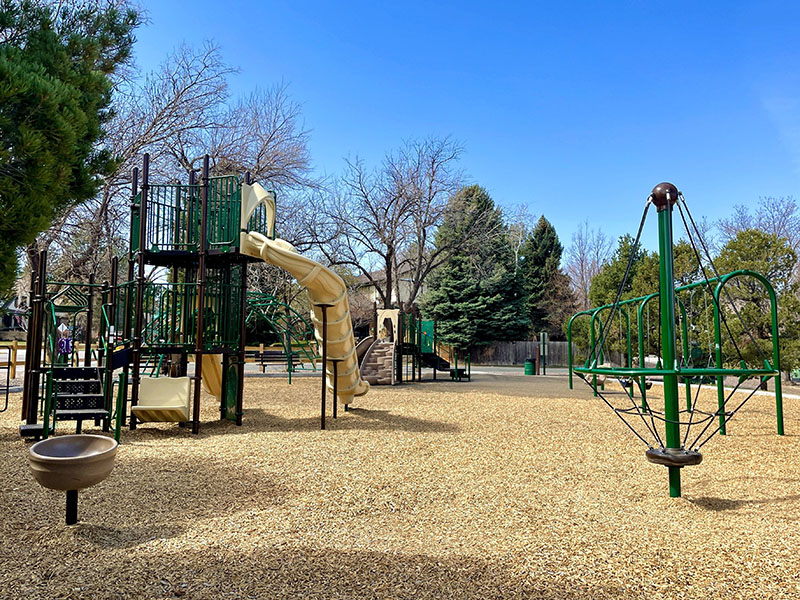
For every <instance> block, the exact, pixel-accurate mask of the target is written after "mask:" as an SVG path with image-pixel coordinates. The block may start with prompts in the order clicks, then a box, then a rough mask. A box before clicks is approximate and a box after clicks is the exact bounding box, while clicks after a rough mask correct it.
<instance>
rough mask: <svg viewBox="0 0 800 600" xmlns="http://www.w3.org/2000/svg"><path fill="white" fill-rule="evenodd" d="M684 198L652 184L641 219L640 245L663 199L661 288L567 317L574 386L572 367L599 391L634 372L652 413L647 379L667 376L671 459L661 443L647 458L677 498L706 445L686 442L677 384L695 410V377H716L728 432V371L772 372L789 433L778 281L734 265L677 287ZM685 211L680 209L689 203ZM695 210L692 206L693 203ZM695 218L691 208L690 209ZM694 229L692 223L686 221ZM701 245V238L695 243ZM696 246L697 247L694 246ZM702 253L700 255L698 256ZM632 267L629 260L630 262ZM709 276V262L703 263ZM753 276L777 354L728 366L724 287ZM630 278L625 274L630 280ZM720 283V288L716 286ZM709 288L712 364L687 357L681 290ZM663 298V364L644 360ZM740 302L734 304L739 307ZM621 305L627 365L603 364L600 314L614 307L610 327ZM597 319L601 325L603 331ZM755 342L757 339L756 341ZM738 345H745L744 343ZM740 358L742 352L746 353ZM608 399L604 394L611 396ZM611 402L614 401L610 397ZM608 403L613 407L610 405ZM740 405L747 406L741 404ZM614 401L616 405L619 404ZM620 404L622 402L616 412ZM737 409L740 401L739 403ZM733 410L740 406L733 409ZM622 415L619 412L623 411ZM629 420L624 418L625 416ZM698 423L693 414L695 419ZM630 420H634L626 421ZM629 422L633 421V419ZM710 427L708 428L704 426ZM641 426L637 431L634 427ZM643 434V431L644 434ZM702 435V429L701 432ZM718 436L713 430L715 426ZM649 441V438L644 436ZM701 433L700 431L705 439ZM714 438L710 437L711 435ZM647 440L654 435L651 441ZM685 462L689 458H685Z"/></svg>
mask: <svg viewBox="0 0 800 600" xmlns="http://www.w3.org/2000/svg"><path fill="white" fill-rule="evenodd" d="M679 198H680V199H681V200H682V197H681V195H680V193H679V192H678V190H677V188H676V187H675V186H674V185H672V184H666V183H662V184H659V185H658V186H656V187H655V188H654V189H653V192H652V194H651V195H650V197H649V198H648V204H647V206H646V207H645V212H644V214H643V215H642V222H641V225H640V229H639V233H638V234H637V238H636V243H637V244H638V241H639V236H640V235H641V231H642V228H643V226H644V223H645V219H646V215H647V209H648V208H649V205H650V203H651V202H652V204H653V205H655V206H656V208H657V211H658V231H659V253H658V254H659V291H658V292H656V293H653V294H648V295H645V296H639V297H637V298H630V299H627V300H622V301H621V300H620V298H619V296H620V295H621V290H622V287H620V290H619V292H618V295H617V300H616V301H615V302H614V303H612V304H606V305H603V306H600V307H597V308H593V309H589V310H585V311H581V312H578V313H576V314H575V315H573V316H572V317H571V318H570V319H569V321H568V323H567V343H568V367H569V387H570V389H572V388H573V373H578V374H579V375H581V376H591V387H592V389H593V393H594V395H595V396H597V395H598V381H597V376H598V375H604V376H612V377H618V378H619V377H628V378H631V379H632V380H637V381H638V382H639V383H640V384H641V385H640V391H641V395H642V404H641V409H640V410H641V413H640V414H642V413H646V412H648V411H649V410H650V409H649V407H648V404H647V399H646V394H647V392H646V390H647V385H646V380H647V378H648V377H661V378H662V379H663V382H664V412H663V421H664V429H665V442H666V443H665V444H664V447H663V448H662V449H661V450H660V451H656V452H660V454H661V457H662V458H665V459H666V462H660V461H659V460H652V458H654V457H652V456H651V454H650V453H651V451H654V450H655V449H654V448H653V447H652V446H651V448H650V450H648V459H649V460H651V462H658V463H659V464H664V465H666V466H667V467H668V469H669V489H670V496H673V497H677V496H680V495H681V485H680V469H681V468H682V467H683V466H687V465H690V464H699V462H700V460H702V456H701V455H700V454H699V452H696V451H694V450H692V449H685V448H684V446H683V444H684V443H685V442H686V440H684V441H683V443H682V441H681V432H680V427H681V421H680V412H681V410H680V408H679V402H678V386H679V382H680V381H682V382H683V383H684V385H685V390H686V403H687V411H688V412H692V410H693V408H692V401H691V390H690V387H691V382H692V380H694V379H696V378H700V379H699V380H700V381H701V382H702V378H703V377H711V378H714V379H715V380H716V387H717V404H718V408H717V411H716V413H715V416H717V418H718V423H719V425H718V431H719V433H720V434H722V435H724V434H725V433H726V431H725V428H726V423H727V421H728V420H729V419H730V418H731V417H732V416H733V413H731V414H727V413H726V411H725V404H726V402H727V399H726V398H725V389H724V378H725V377H726V376H735V377H738V378H739V381H740V383H741V382H742V381H744V380H745V379H748V378H753V377H757V378H759V379H760V380H761V382H762V383H764V382H766V381H768V380H769V379H774V387H775V405H776V413H777V416H776V419H777V431H778V435H783V434H784V426H783V395H782V387H781V379H780V377H781V360H780V340H779V326H778V301H777V296H776V294H775V289H774V288H773V286H772V284H771V283H770V282H769V280H767V278H766V277H764V276H763V275H762V274H760V273H757V272H755V271H751V270H747V269H741V270H737V271H733V272H731V273H728V274H726V275H717V276H716V277H708V276H705V277H704V278H703V279H702V280H700V281H697V282H694V283H690V284H688V285H683V286H678V287H676V286H675V277H674V257H673V231H672V212H673V206H675V205H676V204H677V203H678V201H679ZM679 209H680V210H681V216H682V217H683V218H684V222H685V217H684V214H683V209H682V207H681V206H679ZM686 210H687V211H688V208H687V209H686ZM690 218H691V215H690ZM687 230H688V225H687ZM690 239H691V237H690ZM693 245H694V244H693ZM695 250H696V248H695ZM698 260H699V255H698ZM628 269H630V264H629V265H628ZM703 274H704V275H705V269H703ZM626 277H627V270H626ZM745 277H746V278H752V279H755V280H756V281H757V282H759V283H760V284H761V285H762V286H763V287H764V289H765V290H766V291H767V294H768V296H769V302H770V310H769V313H770V326H771V334H772V340H771V341H772V359H771V361H770V360H769V359H768V358H764V359H763V362H764V364H763V368H760V367H759V368H751V367H748V366H747V365H746V364H745V362H744V360H741V363H740V365H739V366H738V367H733V368H732V367H730V366H729V365H728V366H726V364H725V361H724V357H723V350H722V334H721V323H722V320H723V318H724V317H723V315H722V314H721V308H720V306H721V304H720V300H721V296H722V293H723V291H724V290H725V286H726V285H727V284H728V283H729V282H730V281H732V280H734V279H736V278H745ZM623 284H624V281H623ZM713 284H716V285H715V286H714V287H713V289H712V285H713ZM701 287H705V288H706V289H707V290H709V291H710V292H711V299H712V306H713V343H714V366H713V367H712V366H708V367H695V366H690V365H689V364H688V361H689V357H690V349H689V341H688V340H689V335H688V327H687V322H688V319H687V311H686V306H685V304H684V303H683V302H682V300H681V299H680V298H679V297H678V296H677V294H678V293H679V292H684V291H689V292H690V293H691V292H692V291H693V290H696V289H698V288H701ZM655 298H658V300H659V313H660V336H659V337H660V346H661V347H660V359H659V364H658V365H657V367H656V368H648V367H646V366H645V348H644V340H645V330H644V319H643V314H644V310H645V307H646V306H647V305H648V303H649V302H650V301H652V300H653V299H655ZM676 305H677V307H678V309H679V310H680V312H681V316H682V319H681V336H680V337H681V342H682V351H683V360H684V362H685V363H686V364H680V361H679V359H678V353H677V351H676V315H675V307H676ZM631 307H636V321H637V322H636V325H637V333H638V355H639V366H638V367H633V366H632V355H633V353H632V340H631V318H630V312H629V308H631ZM734 308H735V307H734ZM617 310H618V311H619V313H620V315H619V317H618V318H619V319H620V323H621V320H622V319H623V318H624V319H625V323H626V326H625V332H626V334H625V347H626V349H627V355H626V360H625V362H626V365H625V366H620V367H613V366H607V365H603V364H602V363H603V361H604V350H605V349H604V347H603V346H604V345H605V343H606V337H607V336H606V335H605V333H606V332H604V331H603V327H604V324H603V321H602V319H600V316H601V315H602V313H603V312H604V311H610V312H611V315H610V316H609V317H608V318H607V320H606V326H610V325H611V322H612V320H613V318H614V316H615V315H614V312H615V311H617ZM583 316H588V317H589V318H590V324H589V343H590V351H589V356H588V357H587V359H586V361H585V363H584V364H583V366H580V367H576V366H575V364H574V356H573V324H574V323H575V320H576V319H578V318H579V317H583ZM598 321H599V323H600V325H599V332H598ZM598 333H599V335H600V338H599V339H600V342H599V344H598V338H597V335H598ZM754 343H755V342H754ZM737 351H738V348H737ZM740 358H741V355H740ZM623 389H625V391H626V393H627V394H628V395H629V397H630V398H631V399H633V397H634V393H635V385H632V386H631V391H630V392H628V391H627V389H626V388H625V386H623ZM604 400H605V399H604ZM606 403H607V404H608V402H607V401H606ZM609 406H611V405H610V404H609ZM740 406H741V405H740ZM612 408H613V406H612ZM616 410H617V409H615V411H616ZM737 410H738V408H737ZM733 412H734V413H735V412H736V411H733ZM618 416H619V413H618ZM623 421H624V419H623ZM690 423H691V421H690ZM626 424H627V423H626ZM628 426H629V427H630V425H628ZM704 431H705V430H704ZM634 433H635V431H634ZM637 435H638V434H637ZM701 435H702V434H701ZM712 435H713V433H712ZM641 439H642V441H645V442H646V440H644V439H643V438H641ZM698 439H699V438H698ZM706 441H707V440H706ZM646 443H647V442H646ZM680 461H685V462H683V463H681V462H680Z"/></svg>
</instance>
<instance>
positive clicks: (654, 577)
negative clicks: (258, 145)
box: [0, 156, 800, 599]
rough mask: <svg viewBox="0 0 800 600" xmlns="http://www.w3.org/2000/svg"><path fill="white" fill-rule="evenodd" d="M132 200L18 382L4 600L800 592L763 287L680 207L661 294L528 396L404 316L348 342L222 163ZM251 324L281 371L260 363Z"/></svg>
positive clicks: (518, 379) (64, 299) (664, 253)
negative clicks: (738, 289) (765, 339)
mask: <svg viewBox="0 0 800 600" xmlns="http://www.w3.org/2000/svg"><path fill="white" fill-rule="evenodd" d="M131 198H132V201H131V235H130V252H129V255H128V261H127V265H124V264H123V265H120V264H119V263H118V262H117V261H116V260H115V261H114V263H113V265H112V271H111V272H112V278H111V281H107V282H103V283H97V282H95V281H93V280H92V281H89V282H86V283H67V282H58V281H51V280H50V279H49V278H48V275H47V256H46V254H44V253H43V254H41V255H40V256H39V261H38V267H39V268H38V271H37V273H36V277H35V279H34V290H33V291H34V293H33V294H32V298H33V303H32V308H31V313H30V316H29V323H30V325H29V327H28V339H27V344H26V349H27V352H26V364H25V372H24V390H23V391H22V392H17V393H12V394H11V395H10V399H9V402H8V404H7V410H5V411H3V412H0V448H2V451H3V455H4V459H3V460H2V461H0V477H2V480H3V481H4V482H5V485H4V490H3V519H2V520H1V521H0V523H1V524H0V539H2V542H0V550H2V552H3V567H2V569H0V574H2V577H0V590H3V591H4V593H6V594H7V597H9V598H17V597H20V598H22V597H26V598H39V597H41V598H45V597H48V598H50V597H52V598H86V597H96V598H114V597H142V598H174V597H186V598H209V599H211V598H214V599H217V598H296V597H309V598H474V599H487V598H497V599H501V598H502V599H506V598H550V599H561V598H597V599H601V598H662V597H663V598H698V599H699V598H704V599H705V598H761V597H770V598H779V597H785V598H791V597H797V596H799V595H800V554H798V552H797V547H798V545H799V544H800V530H798V528H797V527H796V526H795V522H796V516H795V515H796V513H797V512H798V510H800V477H798V467H797V465H798V464H800V463H799V462H798V461H800V442H798V439H800V438H798V431H799V430H800V407H798V404H797V401H796V400H797V399H798V398H799V397H800V396H798V395H797V393H798V391H799V390H798V389H797V388H794V387H791V386H787V387H786V388H785V389H784V387H783V385H782V381H781V356H780V339H779V334H780V328H781V325H780V323H779V320H778V307H777V299H776V294H775V291H774V289H773V287H772V284H771V282H770V281H769V279H768V278H767V277H765V276H764V275H762V274H760V273H757V272H754V271H750V270H746V269H741V270H736V271H733V272H730V273H724V274H720V273H719V272H716V269H715V267H714V265H713V261H712V260H711V256H710V254H709V253H708V250H707V248H706V247H705V243H704V242H703V240H702V237H701V236H700V235H699V232H698V231H697V228H696V226H695V225H694V220H693V218H692V216H691V213H690V212H689V210H688V206H687V205H686V201H685V199H684V198H683V196H682V194H680V192H679V191H678V189H677V188H676V187H675V186H674V185H672V184H666V183H662V184H659V185H658V186H656V187H655V188H654V189H653V191H652V192H651V193H650V194H649V195H648V196H647V200H646V202H645V207H644V212H643V214H642V218H641V221H640V226H639V229H638V232H637V235H636V237H635V242H634V248H635V247H636V246H638V244H639V242H640V238H641V236H642V232H643V231H644V229H645V227H646V225H647V216H648V212H649V211H650V210H655V212H656V213H657V214H656V216H657V220H658V232H659V274H660V278H659V286H658V289H656V290H652V291H651V292H650V293H648V294H647V295H644V296H641V297H635V298H623V286H624V284H625V279H627V276H628V271H629V270H630V264H629V265H628V269H627V270H626V273H625V277H624V278H623V283H622V285H621V286H620V288H619V291H618V293H617V295H616V300H615V302H613V303H611V304H607V305H604V306H600V307H596V308H592V309H590V310H586V311H581V312H580V313H578V314H576V315H574V316H573V317H572V318H571V319H569V322H568V327H567V337H568V348H569V363H568V368H567V369H559V368H555V367H550V366H549V365H548V366H547V369H546V371H545V370H544V369H541V370H540V371H539V372H540V373H541V374H538V375H534V374H533V373H534V372H535V371H534V370H532V369H528V368H527V367H528V365H526V369H525V371H523V370H522V369H505V370H503V369H494V370H492V369H486V368H482V367H481V366H480V365H473V364H472V362H471V359H470V356H471V354H470V352H469V350H468V349H455V348H447V349H446V351H445V348H444V346H445V345H444V344H442V343H441V341H440V340H439V339H438V336H437V328H436V323H435V322H434V321H432V320H425V319H423V318H422V317H421V316H420V315H418V314H414V313H413V312H412V311H404V310H403V307H402V306H401V307H400V308H398V309H380V310H378V309H377V308H376V310H375V313H374V315H373V322H372V324H371V326H370V334H369V335H368V336H366V337H364V338H362V339H361V340H358V341H357V340H356V338H355V336H354V333H353V324H352V319H351V315H350V305H349V301H348V294H347V289H346V286H345V284H344V282H343V281H342V278H341V277H339V276H338V275H337V274H336V273H334V272H333V271H332V270H330V269H328V268H327V267H325V266H324V265H322V264H320V263H318V262H316V261H314V260H312V259H310V258H307V257H304V256H303V255H301V254H299V253H298V252H297V251H296V250H295V249H294V248H293V247H292V246H291V245H290V244H289V243H288V242H285V241H283V240H281V239H280V237H278V233H279V232H276V227H275V215H276V211H278V210H280V205H279V202H278V201H277V199H276V195H275V194H274V193H272V192H270V191H267V190H265V189H264V188H263V187H261V186H260V185H259V184H258V183H256V182H254V181H251V179H250V177H249V175H246V174H245V175H244V176H243V177H239V176H237V175H234V174H232V175H230V176H226V177H210V176H209V168H208V158H206V162H205V165H204V168H203V172H202V174H201V176H200V179H199V181H196V180H195V179H194V178H192V179H190V180H189V181H188V183H186V184H177V183H170V184H161V183H153V182H151V181H150V164H149V158H148V157H147V156H145V157H144V162H143V165H142V170H141V173H139V172H138V171H137V172H135V173H134V176H133V189H132V194H131ZM676 214H677V215H678V216H680V218H681V221H682V222H683V223H684V225H685V228H686V232H687V235H688V237H689V240H691V242H692V246H693V248H694V251H695V253H696V255H697V256H696V258H697V262H698V264H699V265H700V267H701V269H702V272H703V277H702V279H701V280H699V281H695V282H692V283H691V284H688V285H676V283H675V278H674V274H673V268H674V265H673V216H674V215H676ZM703 252H705V253H706V254H708V256H703V255H702V254H703ZM258 262H269V263H271V264H273V265H276V266H279V267H281V268H283V269H285V270H286V271H288V272H289V273H290V274H291V275H292V276H293V277H294V278H295V279H296V280H297V282H298V284H299V285H301V286H303V287H305V288H306V289H307V290H308V297H309V304H310V306H311V312H310V314H309V315H308V316H307V317H306V316H305V315H301V314H299V313H297V312H296V311H294V310H293V309H292V308H291V307H289V306H288V305H286V304H284V303H282V302H281V301H280V300H278V299H276V298H273V297H268V296H265V295H263V294H259V293H256V292H254V291H253V290H250V291H248V283H247V273H248V269H247V267H248V265H249V264H253V263H258ZM121 268H122V270H124V271H125V273H126V275H120V270H121ZM153 273H157V275H153ZM743 279H747V280H749V281H752V282H755V283H756V284H757V285H759V286H761V288H762V289H763V290H765V292H766V293H767V294H768V296H769V301H770V312H769V320H770V326H771V340H770V346H769V347H768V348H767V347H761V346H759V344H757V343H756V341H755V340H754V339H753V338H752V336H750V335H748V334H747V333H746V327H744V326H742V327H741V332H742V333H740V334H739V335H733V333H731V331H732V330H735V331H737V332H738V331H740V329H738V328H737V327H734V325H733V320H735V319H737V318H740V317H739V313H740V312H742V311H743V310H744V305H743V304H742V301H741V300H739V299H738V298H737V299H731V297H730V296H729V294H728V292H727V291H726V289H727V287H726V286H732V285H734V284H735V282H736V281H737V280H743ZM651 311H652V312H653V313H655V316H653V318H650V312H651ZM254 322H261V323H265V324H267V326H268V327H269V328H271V330H272V331H274V332H275V334H276V336H277V338H278V339H279V340H280V347H279V349H278V350H263V349H262V350H260V351H259V355H258V356H255V355H253V356H250V355H248V353H247V348H246V343H245V340H246V329H247V325H248V323H254ZM93 323H99V331H96V332H94V333H92V331H91V328H92V324H93ZM581 324H583V325H581ZM742 325H744V324H742ZM81 328H84V329H86V330H87V331H86V332H85V333H84V335H85V338H84V339H92V338H97V339H98V340H99V342H100V343H99V345H98V346H96V347H94V348H92V347H91V345H90V344H87V345H85V346H84V348H82V349H81V348H78V347H77V345H76V344H75V343H74V342H73V337H74V335H75V332H76V331H78V330H80V329H81ZM582 336H583V337H582ZM584 338H585V339H584ZM748 345H753V346H754V349H753V352H751V353H750V354H747V353H746V352H745V351H744V350H745V348H746V347H748ZM753 353H755V355H757V356H758V359H757V360H758V363H757V364H754V363H753V361H752V360H750V361H749V362H748V359H747V358H746V357H747V356H750V355H751V354H753ZM546 355H547V350H546V343H544V345H543V352H542V356H546ZM584 355H585V356H584ZM253 360H256V361H258V360H261V361H262V371H263V364H264V363H263V361H269V360H272V361H274V362H275V363H277V364H278V365H279V366H280V368H281V373H280V376H266V374H264V373H259V372H258V369H256V368H254V367H256V365H254V364H253V363H252V362H251V361H253ZM437 372H438V373H439V374H438V376H437ZM292 374H294V378H292ZM339 409H341V412H339ZM20 419H21V421H22V422H21V423H20ZM29 465H30V466H29ZM31 469H32V470H33V473H34V476H35V480H34V477H31V474H30V473H29V471H30V470H31ZM37 482H38V483H40V484H41V485H37ZM79 491H80V499H78V492H79ZM64 492H66V499H65V498H64ZM65 507H66V512H65ZM65 514H66V519H65ZM65 522H66V524H65ZM9 590H12V592H9ZM0 596H3V594H1V593H0ZM3 597H5V596H3Z"/></svg>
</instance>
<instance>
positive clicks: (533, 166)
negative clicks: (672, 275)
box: [136, 0, 800, 248]
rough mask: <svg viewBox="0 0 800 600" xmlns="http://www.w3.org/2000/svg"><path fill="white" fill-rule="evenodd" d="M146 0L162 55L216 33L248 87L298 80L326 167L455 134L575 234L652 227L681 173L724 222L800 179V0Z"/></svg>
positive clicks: (565, 233)
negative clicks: (645, 211) (666, 189)
mask: <svg viewBox="0 0 800 600" xmlns="http://www.w3.org/2000/svg"><path fill="white" fill-rule="evenodd" d="M143 4H144V7H145V8H146V9H147V11H148V12H149V17H150V20H151V22H150V24H149V25H147V26H145V27H143V28H142V29H141V30H140V31H139V34H138V39H139V42H138V44H137V50H136V53H137V61H138V63H139V66H140V67H141V68H142V69H143V70H148V69H150V68H154V67H155V66H156V65H157V64H158V63H159V62H160V61H161V60H163V58H164V57H165V56H166V54H167V53H168V52H169V51H170V50H171V49H173V48H174V47H175V46H176V45H179V44H180V43H182V42H186V43H189V44H192V45H200V44H202V43H203V42H204V41H206V40H214V41H215V42H216V43H218V44H219V45H220V46H221V49H222V54H223V57H224V58H225V60H226V61H227V62H228V63H229V64H232V65H234V66H237V67H238V68H239V69H240V73H239V74H238V75H237V76H236V77H235V79H234V80H233V82H232V83H233V85H232V92H233V93H234V94H239V93H242V94H244V93H247V92H248V91H250V90H252V89H254V88H257V87H269V86H271V85H273V84H275V83H276V82H284V83H287V84H289V91H290V94H291V95H292V97H293V99H295V100H296V101H298V102H300V103H301V105H302V107H303V114H304V118H305V124H306V126H307V127H308V128H309V129H310V130H311V131H312V138H311V152H312V157H313V160H314V164H315V168H316V169H317V171H318V172H319V173H328V174H332V173H338V172H340V171H341V170H342V167H343V160H344V158H345V157H347V156H350V157H354V156H360V157H362V158H364V159H365V160H366V161H367V162H368V163H371V164H377V163H378V162H379V161H380V159H381V157H382V156H383V155H384V153H385V152H386V151H387V150H391V149H394V148H397V147H398V146H399V145H400V144H401V143H402V142H403V141H404V140H408V139H414V138H421V137H425V136H428V135H436V136H446V135H450V136H452V137H453V138H454V139H456V140H458V141H459V142H460V143H461V144H463V146H464V147H465V150H466V152H465V154H464V157H463V159H462V161H461V166H462V167H463V169H464V170H465V171H466V172H467V174H468V175H469V178H470V181H471V182H475V183H478V184H480V185H482V186H484V187H485V188H486V189H487V190H489V192H490V193H491V195H492V197H493V198H494V199H495V201H496V202H498V203H499V204H500V205H502V206H511V205H515V204H520V203H525V204H527V205H528V206H529V208H530V211H531V212H532V213H534V214H536V215H538V214H544V215H545V216H546V217H547V218H548V219H549V220H550V221H551V222H552V223H553V224H554V225H555V227H556V231H557V232H558V234H559V236H560V238H561V240H562V242H563V243H564V245H565V246H567V245H568V244H569V241H570V237H571V235H572V233H573V231H574V230H575V229H576V228H577V227H578V226H579V224H580V223H581V222H582V221H584V220H586V219H588V220H589V222H590V223H591V224H592V226H594V227H596V228H600V229H602V230H603V231H605V232H606V233H607V234H608V235H610V236H612V237H615V238H616V237H617V236H619V235H621V234H623V233H626V232H629V233H635V230H636V227H637V226H638V222H639V217H640V215H641V211H642V208H643V205H644V200H645V199H646V197H647V195H648V193H649V191H650V189H651V188H652V187H653V186H654V185H655V184H656V183H658V182H660V181H663V180H668V181H672V182H674V183H675V184H676V185H678V187H679V188H680V189H681V190H682V191H683V192H684V194H685V196H686V199H687V202H688V203H689V206H690V207H691V208H692V210H693V212H694V214H695V215H696V216H702V215H704V216H707V217H708V218H709V219H711V220H716V219H719V218H722V217H726V216H729V215H730V213H731V208H732V206H733V205H735V204H754V203H755V202H757V200H758V198H759V196H789V195H795V194H796V192H795V190H796V189H797V187H798V183H799V182H800V94H799V93H798V92H800V43H798V42H799V41H800V35H798V30H797V23H798V22H800V3H793V2H713V1H706V2H696V1H695V2H683V1H680V2H674V1H673V2H659V1H649V0H640V1H627V2H624V1H621V2H612V1H608V2H599V1H598V2H576V1H573V2H552V3H540V2H469V1H460V2H449V1H447V2H402V3H401V2H393V3H388V2H387V3H382V2H257V1H250V2H237V1H229V2H219V1H216V2H210V1H206V0H199V1H195V2H192V3H190V4H187V3H178V2H156V1H154V0H144V2H143ZM189 7H190V8H189ZM676 227H677V226H676ZM655 229H656V225H655V219H653V220H652V223H649V225H648V228H647V232H646V236H645V238H644V239H645V243H646V245H647V246H648V247H650V248H654V247H655V239H656V231H655Z"/></svg>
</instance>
